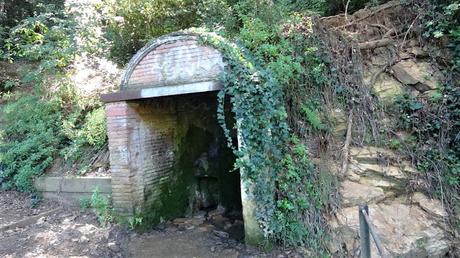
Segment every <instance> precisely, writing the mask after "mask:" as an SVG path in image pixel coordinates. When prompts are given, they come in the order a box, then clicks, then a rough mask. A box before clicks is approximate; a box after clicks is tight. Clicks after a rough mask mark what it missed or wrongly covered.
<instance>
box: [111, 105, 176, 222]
mask: <svg viewBox="0 0 460 258" xmlns="http://www.w3.org/2000/svg"><path fill="white" fill-rule="evenodd" d="M106 113H107V135H108V138H109V152H110V166H111V171H112V199H113V207H114V209H115V211H116V212H117V213H118V214H119V215H120V216H122V217H123V216H125V217H126V216H131V215H132V214H133V212H134V211H135V210H136V209H138V210H139V211H140V210H142V209H143V208H145V207H147V206H149V205H151V204H152V203H153V202H154V201H155V200H156V199H157V198H158V197H159V195H160V193H161V192H160V191H161V188H162V187H163V185H164V184H165V183H166V182H167V181H168V180H169V178H170V176H171V173H172V172H173V171H172V167H173V161H174V146H175V145H174V139H173V138H174V128H175V127H176V117H177V115H176V112H175V109H174V105H171V104H170V103H167V102H163V101H156V102H148V101H137V102H132V101H131V102H126V101H120V102H113V103H107V105H106Z"/></svg>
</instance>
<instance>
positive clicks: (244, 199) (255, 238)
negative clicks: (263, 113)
mask: <svg viewBox="0 0 460 258" xmlns="http://www.w3.org/2000/svg"><path fill="white" fill-rule="evenodd" d="M240 124H241V121H237V128H240ZM237 137H238V148H241V147H242V146H244V139H243V137H242V135H241V133H240V132H239V131H238V133H237ZM240 174H241V179H240V180H241V183H240V186H241V204H242V206H243V220H244V241H245V242H246V244H248V245H259V244H261V243H262V241H263V240H264V233H263V231H262V229H261V228H260V225H259V222H258V221H257V218H256V209H257V206H256V203H255V200H254V187H255V185H254V183H253V182H250V181H248V180H245V179H244V178H245V176H244V171H243V170H242V169H240Z"/></svg>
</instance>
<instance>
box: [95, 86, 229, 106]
mask: <svg viewBox="0 0 460 258" xmlns="http://www.w3.org/2000/svg"><path fill="white" fill-rule="evenodd" d="M145 87H148V85H147V86H145ZM221 89H222V84H220V83H219V82H218V81H205V82H195V83H189V84H179V85H169V86H162V87H151V88H145V89H140V90H123V91H119V92H114V93H107V94H102V95H101V100H102V101H103V102H106V103H107V102H117V101H123V100H135V99H148V98H156V97H166V96H176V95H184V94H192V93H202V92H212V91H219V90H221Z"/></svg>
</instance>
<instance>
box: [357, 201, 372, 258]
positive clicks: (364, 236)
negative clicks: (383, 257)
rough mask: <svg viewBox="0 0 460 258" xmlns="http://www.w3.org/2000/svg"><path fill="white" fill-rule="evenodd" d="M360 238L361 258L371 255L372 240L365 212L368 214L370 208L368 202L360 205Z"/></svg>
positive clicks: (367, 257) (368, 257)
mask: <svg viewBox="0 0 460 258" xmlns="http://www.w3.org/2000/svg"><path fill="white" fill-rule="evenodd" d="M358 212H359V238H360V243H361V258H370V257H371V241H370V236H369V225H368V224H367V222H366V219H365V218H364V214H363V212H365V213H366V214H368V212H369V208H368V206H367V205H366V204H364V205H360V206H359V210H358Z"/></svg>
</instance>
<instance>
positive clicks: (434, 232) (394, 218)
mask: <svg viewBox="0 0 460 258" xmlns="http://www.w3.org/2000/svg"><path fill="white" fill-rule="evenodd" d="M350 154H351V162H350V166H349V169H348V171H347V173H346V175H345V178H344V181H343V182H342V183H341V187H340V193H341V196H342V207H341V209H340V210H339V211H338V212H337V213H336V216H335V217H334V218H332V219H331V220H330V226H331V228H332V230H333V232H334V236H333V238H334V241H333V244H332V245H331V249H332V251H333V252H334V253H337V252H343V251H345V252H346V253H347V255H350V256H352V255H356V253H357V252H358V250H359V235H358V232H359V220H358V206H359V205H360V204H368V205H369V214H370V218H371V220H372V223H373V225H374V227H375V228H376V230H377V234H378V235H379V236H380V238H381V240H382V244H383V245H384V247H385V249H386V250H387V251H388V253H390V254H391V255H392V256H393V257H443V256H445V255H446V253H447V252H448V251H449V249H450V241H449V236H448V234H447V233H446V230H447V224H446V219H447V213H446V211H445V210H444V208H443V207H442V204H441V202H440V201H438V200H435V199H430V198H429V197H428V196H426V195H425V194H423V193H420V192H416V193H413V194H410V195H407V194H405V193H406V187H407V186H408V184H409V183H410V180H411V178H413V175H414V173H417V171H416V170H415V169H414V168H413V167H411V166H410V165H409V164H407V163H406V162H402V161H398V157H397V156H396V155H395V154H394V153H392V152H391V151H388V150H385V149H380V148H375V147H364V148H352V149H351V151H350ZM371 248H372V250H371V251H372V253H373V254H374V255H377V254H378V251H377V249H376V247H375V245H374V244H373V242H372V247H371Z"/></svg>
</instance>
